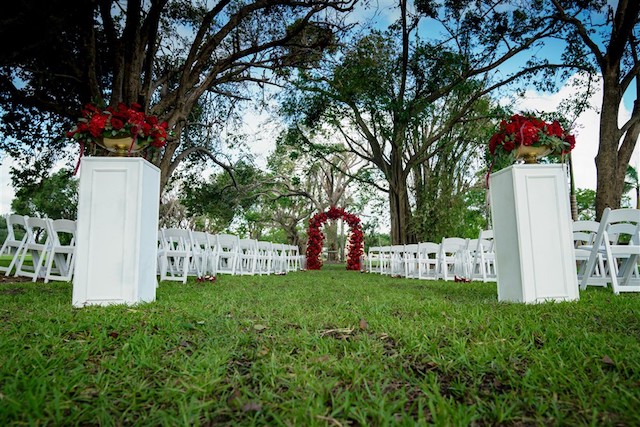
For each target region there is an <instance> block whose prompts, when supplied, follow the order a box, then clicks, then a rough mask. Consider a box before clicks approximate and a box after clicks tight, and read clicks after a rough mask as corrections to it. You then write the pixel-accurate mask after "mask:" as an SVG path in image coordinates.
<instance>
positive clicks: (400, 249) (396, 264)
mask: <svg viewBox="0 0 640 427" xmlns="http://www.w3.org/2000/svg"><path fill="white" fill-rule="evenodd" d="M404 251H405V245H391V247H390V248H389V259H390V261H389V262H390V273H389V274H391V275H392V276H404Z"/></svg>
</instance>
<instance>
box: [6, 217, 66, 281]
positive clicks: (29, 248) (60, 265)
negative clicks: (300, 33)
mask: <svg viewBox="0 0 640 427" xmlns="http://www.w3.org/2000/svg"><path fill="white" fill-rule="evenodd" d="M6 223H7V231H8V232H7V238H6V239H5V241H4V243H3V245H2V247H1V248H0V255H5V254H9V255H11V261H10V263H9V266H7V267H0V271H3V272H4V273H5V275H10V274H11V272H12V270H13V268H14V267H15V274H14V276H16V277H18V276H23V277H31V278H32V280H33V281H34V282H35V281H36V280H38V278H44V281H45V283H47V282H49V280H64V281H70V280H71V278H72V277H73V267H74V263H75V240H76V222H75V221H73V220H68V219H56V220H52V219H49V218H36V217H28V216H22V215H16V214H12V215H7V216H6ZM19 233H23V237H22V239H18V238H17V234H19ZM63 235H65V237H63ZM29 255H30V256H31V263H29V262H27V261H28V260H27V257H28V256H29Z"/></svg>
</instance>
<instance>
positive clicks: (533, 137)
mask: <svg viewBox="0 0 640 427" xmlns="http://www.w3.org/2000/svg"><path fill="white" fill-rule="evenodd" d="M575 145H576V138H575V137H574V136H573V135H572V134H570V133H568V132H567V131H565V130H564V129H563V128H562V125H560V122H558V121H557V120H554V121H553V122H551V123H548V122H545V121H544V120H541V119H539V118H536V117H534V116H531V115H526V116H522V115H520V114H514V115H513V116H511V118H510V119H509V120H508V121H507V120H502V121H501V122H500V126H499V129H498V131H497V132H496V133H495V134H494V135H493V136H492V137H491V139H490V140H489V152H490V153H491V154H492V155H494V156H498V155H507V156H513V157H515V155H516V153H517V151H518V150H517V149H518V148H519V147H520V146H529V147H547V148H548V149H549V150H550V153H548V154H554V155H564V154H568V153H569V152H570V151H571V150H573V148H574V147H575Z"/></svg>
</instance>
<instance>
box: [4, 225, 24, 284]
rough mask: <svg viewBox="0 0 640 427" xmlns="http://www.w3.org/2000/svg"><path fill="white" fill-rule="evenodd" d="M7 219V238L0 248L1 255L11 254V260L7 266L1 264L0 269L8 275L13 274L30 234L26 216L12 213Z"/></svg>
mask: <svg viewBox="0 0 640 427" xmlns="http://www.w3.org/2000/svg"><path fill="white" fill-rule="evenodd" d="M5 219H6V223H7V238H6V239H4V243H3V244H2V247H1V248H0V256H2V255H9V256H11V261H10V262H9V266H7V267H3V266H0V271H2V272H4V274H5V275H6V276H8V275H10V274H11V271H12V270H13V267H15V265H16V263H17V262H18V259H20V254H21V252H22V247H23V246H24V243H25V242H26V241H27V237H28V236H27V225H26V217H25V216H22V215H16V214H11V215H7V216H6V217H5Z"/></svg>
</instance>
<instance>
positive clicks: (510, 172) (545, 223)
mask: <svg viewBox="0 0 640 427" xmlns="http://www.w3.org/2000/svg"><path fill="white" fill-rule="evenodd" d="M489 192H490V200H491V215H492V219H493V221H492V223H493V230H494V239H495V245H496V249H495V250H496V264H497V273H498V300H499V301H514V302H525V303H535V302H543V301H547V300H555V301H571V300H577V299H578V298H579V294H578V279H577V276H576V263H575V255H574V251H573V234H572V222H571V211H570V206H569V186H568V183H567V175H566V173H565V169H564V167H563V166H562V165H513V166H509V167H507V168H505V169H503V170H501V171H499V172H496V173H494V174H492V175H491V178H490V184H489Z"/></svg>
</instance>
